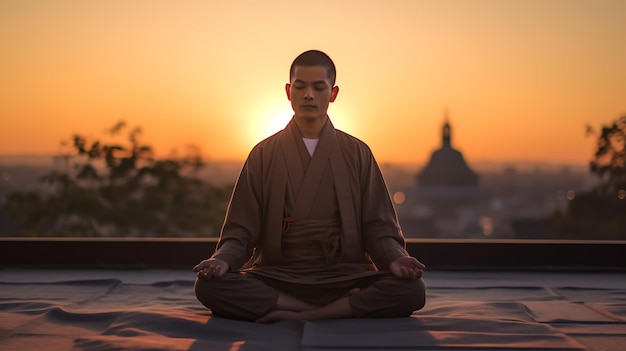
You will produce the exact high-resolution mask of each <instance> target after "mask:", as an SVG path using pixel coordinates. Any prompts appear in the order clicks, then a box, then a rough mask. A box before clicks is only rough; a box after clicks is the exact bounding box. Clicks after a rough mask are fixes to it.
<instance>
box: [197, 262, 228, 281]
mask: <svg viewBox="0 0 626 351" xmlns="http://www.w3.org/2000/svg"><path fill="white" fill-rule="evenodd" d="M193 271H194V272H196V273H198V278H204V279H217V278H220V277H221V276H223V275H224V274H225V273H226V272H228V263H226V262H225V261H222V260H220V259H219V258H209V259H206V260H204V261H202V262H200V263H198V264H197V265H196V266H195V267H193Z"/></svg>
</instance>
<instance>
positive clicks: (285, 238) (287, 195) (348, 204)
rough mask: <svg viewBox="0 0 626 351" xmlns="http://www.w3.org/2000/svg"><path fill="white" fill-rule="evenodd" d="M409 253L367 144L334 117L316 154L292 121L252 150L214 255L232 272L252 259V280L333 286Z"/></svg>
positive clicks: (233, 196) (248, 270)
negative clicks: (338, 127)
mask: <svg viewBox="0 0 626 351" xmlns="http://www.w3.org/2000/svg"><path fill="white" fill-rule="evenodd" d="M406 255H408V254H407V252H406V250H405V247H404V237H403V235H402V232H401V229H400V226H399V224H398V221H397V216H396V213H395V210H394V207H393V205H392V202H391V199H390V197H389V193H388V191H387V187H386V185H385V183H384V180H383V177H382V174H381V172H380V169H379V167H378V165H377V164H376V161H375V159H374V157H373V156H372V153H371V151H370V149H369V147H368V146H367V145H366V144H365V143H363V142H362V141H360V140H358V139H356V138H354V137H352V136H350V135H348V134H346V133H344V132H341V131H339V130H336V129H335V128H334V127H333V125H332V123H331V121H330V119H329V120H328V121H327V123H326V125H325V126H324V128H323V130H322V133H321V136H320V140H319V142H318V145H317V148H316V150H315V153H314V154H313V157H311V156H310V155H309V153H308V151H307V149H306V147H305V145H304V142H303V141H302V135H301V133H300V131H299V129H298V127H297V125H296V124H295V122H294V121H293V120H292V121H291V122H290V123H289V124H288V125H287V127H286V128H285V129H284V130H282V131H280V132H278V133H276V134H275V135H273V136H271V137H269V138H267V139H265V140H263V141H262V142H260V143H259V144H257V145H256V146H255V147H254V148H253V149H252V151H251V152H250V155H249V157H248V159H247V160H246V163H245V164H244V167H243V169H242V171H241V174H240V176H239V179H238V181H237V184H236V186H235V189H234V191H233V194H232V197H231V201H230V204H229V208H228V211H227V215H226V219H225V222H224V226H223V228H222V232H221V235H220V240H219V242H218V245H217V250H216V252H215V254H214V255H213V257H215V258H219V259H221V260H224V261H226V262H227V263H228V264H229V266H230V268H231V270H240V269H242V266H244V264H245V263H246V262H251V263H252V264H251V267H250V268H248V269H246V271H247V272H249V273H251V274H254V275H260V276H264V277H268V278H271V279H274V280H279V281H280V280H282V281H285V282H292V283H293V282H295V283H301V284H328V283H333V282H337V283H340V282H346V281H349V280H353V279H359V278H362V277H364V276H368V275H372V274H380V273H377V271H387V270H388V267H389V264H390V263H391V262H393V261H394V260H395V259H397V258H398V257H401V256H406ZM381 273H382V272H381Z"/></svg>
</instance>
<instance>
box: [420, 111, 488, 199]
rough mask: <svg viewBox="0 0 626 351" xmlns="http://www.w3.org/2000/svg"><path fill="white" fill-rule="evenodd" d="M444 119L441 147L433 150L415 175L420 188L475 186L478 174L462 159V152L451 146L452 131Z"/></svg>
mask: <svg viewBox="0 0 626 351" xmlns="http://www.w3.org/2000/svg"><path fill="white" fill-rule="evenodd" d="M451 129H452V128H451V127H450V123H449V122H448V121H447V120H446V122H445V123H444V125H443V128H442V133H441V134H442V138H441V139H442V142H441V148H439V149H437V150H435V151H434V152H433V153H432V155H431V156H430V161H428V164H427V165H426V167H424V169H423V170H422V171H421V172H420V173H419V174H418V175H417V183H418V184H419V186H420V187H422V188H441V187H455V188H456V187H470V188H473V187H476V186H477V185H478V178H479V177H478V174H476V172H474V171H473V170H472V169H471V168H470V167H469V166H468V165H467V163H466V162H465V159H463V154H461V152H460V151H458V150H456V149H454V148H453V147H452V143H451V139H452V135H451V134H452V131H451Z"/></svg>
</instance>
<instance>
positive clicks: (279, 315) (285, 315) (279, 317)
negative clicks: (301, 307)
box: [256, 310, 300, 323]
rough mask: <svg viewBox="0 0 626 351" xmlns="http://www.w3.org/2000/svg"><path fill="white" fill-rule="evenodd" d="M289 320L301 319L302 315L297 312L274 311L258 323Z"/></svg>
mask: <svg viewBox="0 0 626 351" xmlns="http://www.w3.org/2000/svg"><path fill="white" fill-rule="evenodd" d="M289 319H300V314H299V313H298V312H295V311H284V310H274V311H270V312H268V313H267V314H266V315H264V316H262V317H261V318H259V319H257V320H256V321H257V323H272V322H278V321H284V320H289Z"/></svg>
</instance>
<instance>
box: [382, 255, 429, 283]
mask: <svg viewBox="0 0 626 351" xmlns="http://www.w3.org/2000/svg"><path fill="white" fill-rule="evenodd" d="M424 269H426V266H425V265H424V264H423V263H421V262H420V261H418V260H417V259H416V258H415V257H412V256H403V257H400V258H398V259H396V260H395V261H393V262H391V264H389V270H390V271H391V273H393V275H395V276H396V277H398V278H402V279H417V278H420V277H421V276H422V274H423V273H424Z"/></svg>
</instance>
